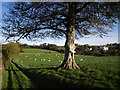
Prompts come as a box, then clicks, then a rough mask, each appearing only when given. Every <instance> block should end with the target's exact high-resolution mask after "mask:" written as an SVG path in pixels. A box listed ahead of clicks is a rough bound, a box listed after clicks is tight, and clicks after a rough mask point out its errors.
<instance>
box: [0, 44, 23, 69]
mask: <svg viewBox="0 0 120 90" xmlns="http://www.w3.org/2000/svg"><path fill="white" fill-rule="evenodd" d="M20 51H21V48H20V46H19V44H18V43H14V42H10V43H8V44H5V45H3V47H2V60H3V64H4V67H5V69H6V68H7V67H8V64H9V60H10V59H11V58H13V57H16V56H17V55H18V54H19V52H20Z"/></svg>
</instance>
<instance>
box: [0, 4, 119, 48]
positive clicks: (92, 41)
mask: <svg viewBox="0 0 120 90" xmlns="http://www.w3.org/2000/svg"><path fill="white" fill-rule="evenodd" d="M1 7H2V8H1ZM7 7H8V3H3V2H2V3H1V2H0V12H1V13H0V17H1V16H2V14H3V13H8V8H7ZM1 22H2V21H1V19H0V25H1V24H2V23H1ZM119 24H120V23H119ZM119 26H120V25H118V24H116V25H115V27H114V28H113V31H112V32H109V33H108V37H104V38H100V37H97V36H91V37H89V38H80V39H78V40H75V43H77V44H80V45H84V44H89V45H105V44H108V43H118V31H119V29H120V28H119ZM0 29H1V28H0ZM0 31H1V30H0ZM4 41H5V38H3V36H2V34H1V33H0V43H5V42H4ZM20 43H23V44H29V45H33V44H34V45H40V44H42V43H51V44H56V45H58V46H63V45H64V44H65V38H63V39H51V38H46V39H44V40H39V41H27V40H25V39H21V40H20Z"/></svg>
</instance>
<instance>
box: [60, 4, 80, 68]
mask: <svg viewBox="0 0 120 90" xmlns="http://www.w3.org/2000/svg"><path fill="white" fill-rule="evenodd" d="M76 9H77V3H75V2H74V3H73V2H72V3H69V12H68V15H69V16H68V26H67V27H68V29H67V32H66V42H65V56H64V61H63V63H62V64H61V65H60V66H59V68H64V69H80V67H79V66H78V65H77V64H76V62H75V59H74V53H75V44H74V39H75V21H76Z"/></svg>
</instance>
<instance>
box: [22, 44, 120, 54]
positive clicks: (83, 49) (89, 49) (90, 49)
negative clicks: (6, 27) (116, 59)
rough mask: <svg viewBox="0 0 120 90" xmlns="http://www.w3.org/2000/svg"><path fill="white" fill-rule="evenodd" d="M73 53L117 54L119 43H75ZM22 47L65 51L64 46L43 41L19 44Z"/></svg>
mask: <svg viewBox="0 0 120 90" xmlns="http://www.w3.org/2000/svg"><path fill="white" fill-rule="evenodd" d="M75 46H76V49H75V54H80V55H94V56H118V55H120V53H119V49H120V48H119V46H120V44H117V43H111V44H106V45H102V46H90V45H88V44H86V45H78V44H75ZM21 47H22V48H37V49H47V50H53V51H57V52H60V53H65V48H64V46H57V45H55V44H47V43H43V44H40V45H27V44H21ZM102 47H107V48H108V50H104V48H102Z"/></svg>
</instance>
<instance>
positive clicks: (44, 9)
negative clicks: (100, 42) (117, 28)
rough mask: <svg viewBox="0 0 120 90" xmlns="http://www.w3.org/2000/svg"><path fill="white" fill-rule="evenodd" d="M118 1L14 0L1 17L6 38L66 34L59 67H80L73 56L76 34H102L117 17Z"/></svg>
mask: <svg viewBox="0 0 120 90" xmlns="http://www.w3.org/2000/svg"><path fill="white" fill-rule="evenodd" d="M119 6H120V5H119V3H118V2H114V3H113V2H92V3H91V2H64V3H63V2H15V3H12V4H11V6H10V9H9V13H8V14H5V15H4V17H3V21H4V24H3V25H4V26H3V34H4V35H5V36H6V37H7V39H10V38H14V39H16V40H20V39H21V38H27V39H30V40H31V39H33V38H34V39H36V38H43V39H44V38H45V37H53V38H62V37H65V38H66V42H65V56H64V60H63V63H62V64H61V65H60V66H59V67H58V68H64V69H80V67H79V66H78V65H77V64H76V62H75V59H74V53H75V48H76V47H75V44H74V40H75V38H80V37H83V36H85V35H96V34H97V35H99V36H100V37H103V36H104V35H106V34H107V32H108V31H111V30H110V28H113V26H114V24H115V23H117V20H118V19H119V11H120V10H119V9H120V8H119Z"/></svg>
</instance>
